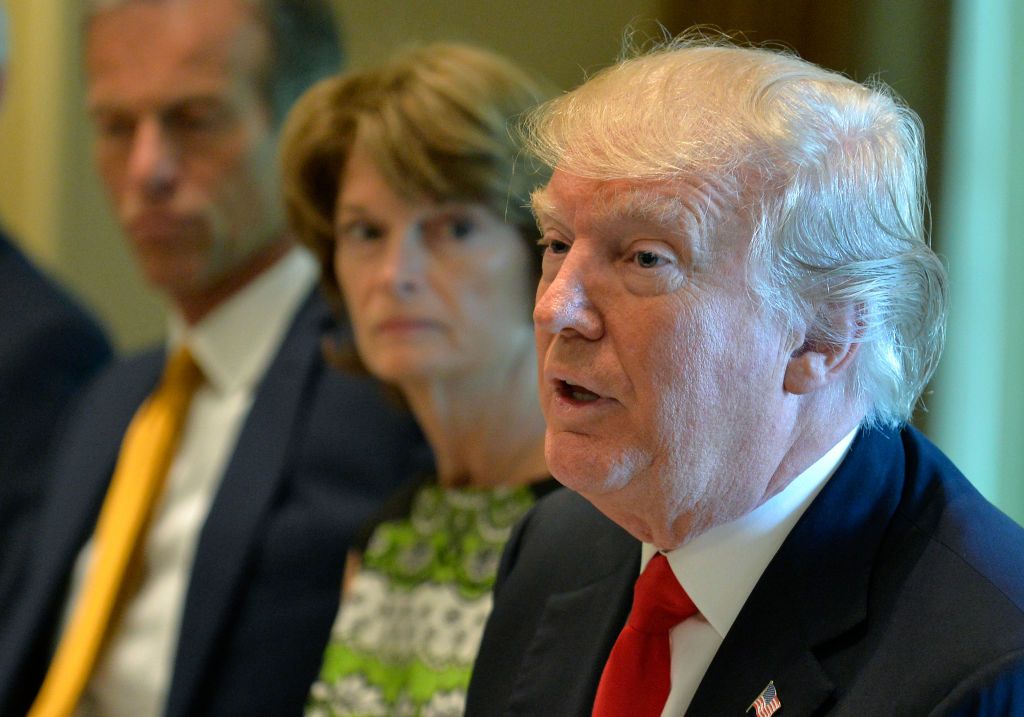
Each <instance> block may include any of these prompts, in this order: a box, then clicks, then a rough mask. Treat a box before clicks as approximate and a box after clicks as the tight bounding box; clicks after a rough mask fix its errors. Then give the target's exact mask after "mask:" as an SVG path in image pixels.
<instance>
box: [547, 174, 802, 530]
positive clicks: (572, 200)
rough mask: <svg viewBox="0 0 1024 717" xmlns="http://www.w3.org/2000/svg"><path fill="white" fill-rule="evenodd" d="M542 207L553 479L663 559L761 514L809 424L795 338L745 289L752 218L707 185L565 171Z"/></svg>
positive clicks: (549, 449)
mask: <svg viewBox="0 0 1024 717" xmlns="http://www.w3.org/2000/svg"><path fill="white" fill-rule="evenodd" d="M534 208H535V210H536V212H537V216H538V220H539V222H540V225H541V229H542V231H543V235H544V238H543V244H544V245H545V250H544V251H545V253H544V269H543V276H542V278H541V281H540V285H539V287H538V290H537V303H536V309H535V312H534V320H535V324H536V340H537V348H538V356H539V362H540V376H541V387H540V397H541V405H542V407H543V410H544V415H545V417H546V419H547V422H548V429H547V443H546V452H547V460H548V463H549V465H550V467H551V471H552V473H553V474H554V476H555V477H556V478H558V480H560V481H561V482H562V483H564V484H566V485H567V486H569V487H570V488H572V489H574V490H576V491H578V492H580V493H582V494H583V495H585V496H586V497H587V498H588V499H590V500H591V501H592V502H593V503H594V504H595V505H596V506H597V507H598V508H599V509H600V510H602V511H603V512H605V513H606V514H608V515H609V516H610V517H611V518H612V519H613V520H615V521H616V522H618V523H619V524H620V525H623V526H624V527H625V528H626V529H627V530H629V531H630V532H631V533H633V534H634V535H635V536H636V537H638V538H640V539H642V540H648V541H651V542H655V543H656V544H657V545H659V547H662V548H672V547H675V545H678V544H680V543H682V542H685V540H686V539H687V538H688V537H689V536H691V535H695V534H697V533H699V532H703V531H704V530H706V529H707V528H709V527H711V526H713V525H716V524H719V523H721V522H725V521H726V520H730V519H732V518H735V517H737V516H739V515H742V514H744V513H746V512H748V511H750V510H752V509H753V508H754V507H755V506H756V505H758V504H759V503H761V502H762V501H763V500H764V499H765V497H766V495H768V494H769V493H770V492H772V491H774V490H777V486H775V485H774V483H773V478H774V477H775V476H776V474H777V472H778V469H779V467H780V465H781V464H782V463H783V462H784V458H785V456H786V453H787V450H788V449H789V447H790V444H789V442H790V439H789V436H791V434H792V432H793V430H794V424H795V421H796V419H797V415H798V412H797V410H796V398H795V396H794V394H792V393H791V392H790V391H787V390H786V387H785V386H784V383H785V379H786V372H787V366H788V364H789V360H790V355H791V353H792V350H793V348H794V347H793V345H792V344H793V340H794V337H793V336H792V335H791V332H789V331H787V330H785V329H784V328H783V326H782V325H781V323H779V322H777V321H775V320H772V319H770V318H768V317H767V315H766V313H765V312H763V311H762V310H761V309H760V308H759V306H758V305H757V303H756V300H755V299H754V297H753V294H752V293H751V292H750V291H749V288H748V279H747V269H746V265H747V260H746V253H747V249H748V246H749V241H750V222H749V220H747V219H745V218H744V217H741V216H740V214H739V213H738V212H737V211H735V210H734V209H733V208H732V207H730V206H728V202H727V201H726V200H725V198H724V197H723V196H722V195H721V194H720V193H718V192H716V191H715V189H714V188H713V187H710V186H708V185H704V186H701V187H699V188H698V187H697V186H696V185H695V184H694V183H688V182H684V181H674V182H671V183H661V184H654V185H652V184H641V183H637V182H628V181H611V182H609V181H604V182H599V181H594V180H588V179H582V178H579V177H575V176H571V175H568V174H565V173H563V172H560V171H556V172H555V174H554V176H553V177H552V179H551V182H550V183H549V184H548V186H547V187H546V188H545V189H543V190H541V191H540V192H538V193H537V194H536V195H535V197H534ZM701 217H703V219H701ZM705 221H711V222H712V225H710V226H709V227H708V228H709V231H707V232H705V231H704V228H705V227H703V226H702V223H703V222H705ZM704 233H707V235H708V236H707V237H706V238H703V239H702V238H701V237H702V235H703V234H704Z"/></svg>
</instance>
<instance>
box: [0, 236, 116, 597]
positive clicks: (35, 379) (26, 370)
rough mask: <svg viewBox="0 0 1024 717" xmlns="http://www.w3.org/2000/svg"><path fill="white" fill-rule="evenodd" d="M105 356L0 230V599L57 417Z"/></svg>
mask: <svg viewBox="0 0 1024 717" xmlns="http://www.w3.org/2000/svg"><path fill="white" fill-rule="evenodd" d="M109 359H110V346H109V345H108V344H107V339H106V337H105V336H104V333H103V331H102V330H101V329H100V327H99V325H98V324H97V323H96V322H95V321H94V320H93V319H92V318H91V317H90V316H88V315H87V314H86V313H85V312H84V311H83V310H82V309H81V308H80V307H79V306H78V305H77V304H76V303H75V302H74V301H72V299H71V298H70V297H69V296H68V295H67V294H66V293H65V292H64V291H63V290H62V289H61V288H60V287H58V286H57V285H56V284H55V283H54V282H52V281H51V280H50V279H48V278H47V277H46V276H44V275H43V274H42V273H41V272H40V271H39V270H38V269H36V268H35V267H34V266H33V265H32V264H31V263H29V261H28V260H27V259H26V258H25V256H24V255H23V254H22V253H21V252H20V251H18V249H17V248H16V247H15V246H14V245H13V244H11V242H10V241H9V240H8V239H7V237H6V236H4V235H3V233H0V604H7V602H8V598H7V591H8V590H10V589H11V588H12V587H13V585H14V580H15V567H16V565H17V562H18V559H19V558H20V557H23V555H24V552H25V550H26V549H27V532H28V530H29V526H30V522H31V520H32V517H33V515H34V514H35V509H36V504H37V501H38V499H39V497H40V488H41V486H42V472H43V466H44V465H45V462H46V458H47V455H48V449H49V445H50V440H51V438H52V437H53V435H54V433H55V430H56V426H57V424H58V423H59V419H60V417H61V416H62V415H63V413H64V411H65V410H66V409H67V406H68V404H69V403H70V402H71V401H72V400H73V399H74V397H75V396H76V394H77V392H78V391H79V390H80V389H81V388H82V386H83V385H84V384H85V383H86V382H87V381H88V380H89V379H90V378H91V377H92V376H93V375H94V374H95V373H96V371H98V370H99V369H100V368H101V367H102V365H103V364H104V363H106V361H108V360H109Z"/></svg>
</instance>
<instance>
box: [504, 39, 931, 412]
mask: <svg viewBox="0 0 1024 717" xmlns="http://www.w3.org/2000/svg"><path fill="white" fill-rule="evenodd" d="M523 132H524V134H525V135H526V137H527V145H528V147H529V148H530V149H531V150H532V151H533V152H534V153H536V155H537V156H539V157H540V158H541V160H542V161H544V162H546V163H548V164H550V165H551V166H553V167H558V168H559V169H561V170H562V171H565V172H567V173H569V174H574V175H578V176H582V177H587V178H592V179H598V180H605V179H633V180H637V181H641V182H646V181H650V182H660V181H671V180H674V179H679V178H686V179H689V180H691V181H692V180H694V179H697V180H698V181H699V183H701V184H704V185H708V186H714V187H715V188H716V190H718V191H726V192H727V193H728V196H729V198H730V201H731V202H733V203H734V204H735V206H736V208H737V209H739V210H740V211H744V212H746V213H747V214H748V215H749V217H750V218H751V220H752V223H753V234H752V237H751V242H750V248H749V253H748V275H749V277H750V286H751V289H752V293H753V296H754V298H755V300H756V301H758V303H759V304H760V305H762V306H763V307H764V308H765V309H766V310H767V311H769V312H772V313H774V314H775V315H777V316H779V317H781V318H782V319H783V320H784V321H785V322H786V324H787V326H788V327H789V328H791V329H792V330H794V331H802V332H803V334H804V335H805V336H806V337H807V340H808V341H809V342H815V341H825V342H838V343H842V342H850V341H853V342H857V343H859V349H858V352H857V354H856V356H855V360H854V361H855V362H854V365H853V366H852V371H851V375H850V380H849V383H848V384H847V386H846V390H848V391H850V392H851V393H852V396H851V397H852V398H853V399H854V400H856V401H858V403H859V405H861V406H863V407H864V409H865V411H866V418H865V421H866V422H867V423H874V424H880V425H896V424H899V423H900V422H903V421H906V420H908V419H909V417H910V414H911V412H912V411H913V409H914V406H915V404H916V402H917V400H918V398H919V397H920V395H921V393H922V392H923V390H924V387H925V385H926V384H927V382H928V379H929V378H930V377H931V375H932V373H933V371H934V370H935V367H936V365H937V364H938V361H939V357H940V355H941V353H942V346H943V342H944V335H945V318H946V311H947V303H948V299H947V289H946V272H945V269H944V267H943V265H942V263H941V261H940V260H939V259H938V257H937V256H936V255H935V254H934V252H932V250H931V249H930V247H929V246H928V238H927V229H926V223H927V217H928V204H927V197H926V193H925V180H924V175H925V157H924V140H923V131H922V128H921V123H920V120H919V119H918V117H917V115H916V114H915V113H914V112H913V111H912V110H910V109H909V108H908V107H907V106H906V105H905V104H903V102H902V101H901V100H899V99H898V98H897V97H896V96H895V95H894V94H893V93H892V91H891V90H889V89H888V88H887V87H885V86H884V85H882V84H880V83H874V84H872V85H870V86H869V85H862V84H859V83H857V82H854V81H853V80H850V79H849V78H847V77H844V76H842V75H839V74H837V73H834V72H830V71H828V70H825V69H822V68H820V67H817V66H815V65H812V64H810V63H808V62H805V61H803V60H801V59H799V58H797V57H795V56H794V55H792V54H790V53H787V52H783V51H778V50H772V49H764V48H749V47H738V46H736V45H734V44H733V43H732V42H731V41H728V40H725V39H713V40H709V39H706V38H703V37H696V36H693V35H687V36H683V37H681V38H678V39H676V40H673V41H671V42H669V43H667V44H664V45H662V46H660V47H658V48H655V49H654V50H653V51H649V52H646V53H644V54H641V55H639V56H636V57H633V58H630V59H625V60H622V61H621V62H619V63H618V64H616V65H614V66H612V67H610V68H607V69H605V70H603V71H602V72H600V73H598V74H597V75H595V76H594V77H593V78H592V79H590V80H589V81H588V82H586V83H585V84H583V85H582V86H580V87H579V88H577V89H576V90H574V91H572V92H570V93H568V94H566V95H562V96H561V97H559V98H556V99H554V100H552V101H551V102H549V103H547V104H545V105H543V106H541V107H540V108H538V109H537V110H535V112H534V113H533V114H531V115H530V117H529V118H528V119H527V121H526V123H525V125H524V128H523ZM700 219H701V224H702V226H703V227H704V232H705V236H703V237H701V239H702V240H703V241H705V242H710V240H711V239H713V232H714V223H715V222H714V218H713V217H711V218H710V221H708V219H709V218H708V217H703V216H702V217H701V218H700ZM842 308H845V309H851V308H852V309H853V310H854V313H855V316H856V320H855V321H856V325H855V326H853V327H851V326H850V325H849V320H848V318H846V319H844V318H842V317H843V316H844V314H843V312H842V311H838V310H837V309H842ZM845 316H847V317H848V316H849V312H848V311H847V312H846V314H845Z"/></svg>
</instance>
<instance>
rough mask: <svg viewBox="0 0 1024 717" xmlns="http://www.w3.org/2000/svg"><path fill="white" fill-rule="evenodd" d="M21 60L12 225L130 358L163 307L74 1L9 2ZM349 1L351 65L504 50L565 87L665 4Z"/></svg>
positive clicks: (11, 114) (3, 158) (13, 109)
mask: <svg viewBox="0 0 1024 717" xmlns="http://www.w3.org/2000/svg"><path fill="white" fill-rule="evenodd" d="M8 4H9V6H10V14H11V24H12V27H11V30H12V36H13V43H14V57H13V58H12V64H11V68H10V87H9V92H8V96H7V100H6V105H5V107H4V109H3V111H2V113H0V175H2V176H4V177H6V183H5V185H4V190H3V192H0V216H2V217H3V220H4V222H5V223H6V225H7V226H8V227H9V228H10V229H11V230H12V232H13V233H14V234H15V235H16V238H17V239H18V240H19V241H20V242H21V243H22V245H24V246H25V247H26V249H27V250H28V251H29V252H30V253H31V254H33V255H34V256H35V257H36V258H37V259H38V260H39V261H40V263H42V264H44V265H45V266H46V267H47V268H49V269H51V270H52V271H53V272H54V273H56V274H57V275H58V276H59V277H60V278H61V279H63V280H64V281H66V282H67V283H68V284H69V285H70V286H71V287H72V288H73V289H74V290H75V291H76V292H77V293H78V294H79V295H80V296H81V297H83V299H84V300H85V301H86V303H87V304H89V305H90V306H91V307H92V308H93V309H94V310H95V311H96V312H97V313H99V315H100V316H101V317H102V318H103V319H104V320H105V321H106V322H107V324H108V326H109V327H110V329H111V331H112V333H113V335H114V337H115V339H116V340H117V343H118V344H119V345H120V346H121V347H122V348H124V349H130V348H135V347H139V346H141V345H144V344H146V343H149V342H151V341H153V340H156V339H157V338H159V337H160V336H161V334H162V331H163V314H162V308H161V307H162V304H161V302H160V300H159V299H158V297H156V296H155V295H154V294H152V292H150V291H148V290H147V289H146V288H145V287H144V286H143V285H142V283H141V281H140V279H139V277H138V275H137V273H136V272H135V270H134V267H133V266H132V264H131V259H130V257H129V256H128V254H127V252H126V250H125V248H124V246H123V243H122V240H121V237H120V235H119V233H118V230H117V228H116V225H115V224H114V222H113V220H112V219H111V214H110V211H109V209H108V207H107V203H106V200H105V198H104V196H103V192H102V190H101V188H100V186H99V183H98V181H97V179H96V176H95V173H94V171H93V168H92V163H91V157H90V146H89V145H90V135H89V128H88V124H87V122H86V118H85V116H84V113H83V111H82V106H83V94H82V86H81V68H80V59H79V56H80V48H79V38H78V22H77V19H76V17H75V13H74V12H72V11H71V10H70V9H69V8H70V7H72V4H71V3H70V2H69V1H68V0H8ZM581 7H583V6H582V5H581V4H578V3H575V2H562V3H558V2H554V3H553V2H550V1H543V0H518V1H515V0H494V1H492V2H487V3H481V2H478V1H477V0H472V1H456V0H449V1H448V2H428V1H426V0H345V1H344V2H339V3H338V15H339V19H340V21H341V23H342V28H343V33H344V35H345V41H346V47H347V54H348V58H349V62H350V64H353V65H367V64H371V63H374V62H377V61H379V60H381V59H383V58H384V57H386V56H387V55H388V54H389V53H390V52H392V51H393V50H394V49H396V48H398V47H401V46H403V45H406V44H409V43H411V42H429V41H432V40H461V41H468V42H474V43H477V44H481V45H484V46H489V47H492V48H494V49H497V50H499V51H501V52H504V53H505V54H507V55H509V56H511V57H513V58H514V59H516V60H518V61H520V62H522V63H523V64H524V65H525V66H526V67H528V68H529V69H531V70H532V71H534V72H536V73H539V74H541V75H543V76H545V77H547V78H548V79H549V80H550V81H552V82H555V83H557V84H558V85H559V86H561V87H566V88H567V87H571V86H572V85H575V84H576V83H577V82H578V81H579V80H580V79H581V77H582V71H583V70H584V69H596V68H599V67H601V66H602V65H605V64H607V63H608V62H610V61H612V60H613V59H614V57H615V55H616V53H617V51H618V47H619V40H620V38H621V35H622V28H623V27H624V26H625V25H626V24H627V23H628V22H629V21H630V20H631V19H634V18H651V17H653V16H654V15H655V14H656V12H655V9H656V7H657V3H656V2H655V1H654V0H620V1H614V0H591V1H589V2H588V3H587V4H586V13H585V16H581V12H580V8H581Z"/></svg>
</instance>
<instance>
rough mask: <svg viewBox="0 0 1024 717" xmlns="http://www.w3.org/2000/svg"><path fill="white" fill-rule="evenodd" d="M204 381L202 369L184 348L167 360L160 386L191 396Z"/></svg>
mask: <svg viewBox="0 0 1024 717" xmlns="http://www.w3.org/2000/svg"><path fill="white" fill-rule="evenodd" d="M202 380H203V372H202V369H200V368H199V364H197V363H196V360H195V359H194V358H193V357H192V353H191V352H190V351H189V350H188V347H186V346H182V347H181V348H179V349H178V350H176V351H175V352H174V353H173V354H172V355H171V357H170V358H169V359H168V360H167V365H166V366H165V367H164V374H163V377H162V378H161V381H160V385H161V387H166V388H169V389H171V390H176V391H183V392H185V393H188V394H191V392H192V391H193V390H194V389H195V388H196V387H197V386H198V385H199V383H200V382H201V381H202Z"/></svg>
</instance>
